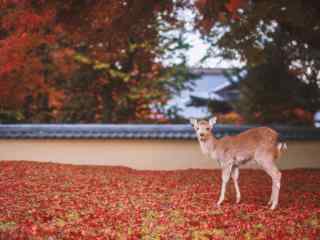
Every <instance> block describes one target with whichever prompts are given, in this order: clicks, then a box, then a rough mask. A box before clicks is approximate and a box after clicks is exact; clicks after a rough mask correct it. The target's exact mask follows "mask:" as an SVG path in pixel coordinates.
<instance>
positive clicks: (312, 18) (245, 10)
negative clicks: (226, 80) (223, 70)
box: [196, 0, 320, 123]
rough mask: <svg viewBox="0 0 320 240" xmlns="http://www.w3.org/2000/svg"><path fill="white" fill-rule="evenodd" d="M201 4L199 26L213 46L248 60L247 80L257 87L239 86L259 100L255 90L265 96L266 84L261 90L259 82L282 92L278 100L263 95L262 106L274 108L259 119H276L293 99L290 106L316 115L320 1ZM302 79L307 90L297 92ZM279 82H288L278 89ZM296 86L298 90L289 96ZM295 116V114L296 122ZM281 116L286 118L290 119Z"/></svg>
mask: <svg viewBox="0 0 320 240" xmlns="http://www.w3.org/2000/svg"><path fill="white" fill-rule="evenodd" d="M196 4H197V8H198V10H199V17H198V21H197V27H198V28H199V29H200V30H201V31H202V33H203V34H204V36H205V38H207V40H208V41H209V42H211V43H212V47H217V48H218V49H219V50H220V51H219V54H218V55H219V56H220V57H223V58H225V59H238V60H241V61H242V62H244V63H245V65H246V70H247V73H248V75H247V81H248V83H249V82H250V84H251V85H253V84H254V85H255V87H252V88H248V87H243V88H240V91H241V94H242V96H244V95H246V96H248V95H250V96H251V97H249V98H248V99H250V100H251V101H253V102H256V101H258V100H257V99H256V98H252V96H261V95H259V91H260V90H261V89H260V90H259V91H258V88H259V85H260V88H261V87H262V86H265V88H264V89H263V93H264V96H266V95H269V96H270V98H269V100H270V99H273V98H277V100H278V101H277V103H276V104H275V102H273V101H270V102H268V101H264V104H262V105H260V106H259V108H260V109H268V112H269V113H268V115H269V116H268V117H266V116H265V117H263V118H262V119H260V121H262V123H273V122H274V121H275V119H276V116H277V115H279V107H280V108H281V106H283V105H287V103H286V102H285V101H287V100H288V99H291V100H292V102H291V103H296V105H292V104H291V110H288V111H291V112H292V111H294V109H296V108H302V111H305V112H306V114H307V115H308V114H309V113H310V114H311V115H313V114H314V113H315V112H316V111H318V110H319V109H320V89H319V86H320V79H319V69H320V54H319V53H320V51H319V50H320V31H319V29H320V20H319V19H320V14H319V13H320V2H319V1H316V0H306V1H302V0H293V1H270V0H262V1H255V0H254V1H247V0H229V1H224V0H198V1H196ZM270 48H272V49H273V50H272V52H278V53H281V61H280V62H281V63H280V64H279V65H278V66H276V65H275V61H274V60H275V58H272V57H270V51H271V50H270ZM209 52H210V51H209ZM272 61H273V62H272ZM280 67H282V68H283V69H280ZM275 68H276V69H275ZM262 72H263V74H262ZM276 73H278V74H280V75H278V76H277V75H276ZM280 76H281V77H280ZM266 78H267V79H266ZM285 79H291V80H290V81H286V80H285ZM297 79H298V81H299V82H300V83H299V85H300V86H301V85H302V86H303V90H301V91H298V92H297V91H296V89H295V88H296V86H297V84H296V83H297V82H296V80H297ZM275 81H277V83H276V84H275ZM274 84H275V85H274ZM271 86H273V87H271ZM279 86H283V87H284V88H285V89H283V90H284V91H282V90H279ZM244 89H246V90H244ZM250 91H251V92H250ZM292 92H295V94H294V95H291V96H290V94H292ZM260 93H261V92H260ZM280 93H281V94H280ZM284 95H285V96H286V97H284ZM265 100H266V99H265ZM271 102H273V104H271ZM302 102H303V103H304V104H302ZM247 103H248V102H247V101H246V102H243V104H242V108H240V109H239V110H240V111H241V110H243V109H245V108H246V107H247V106H248V105H246V104H247ZM260 103H262V102H261V101H260ZM298 103H299V104H298ZM288 107H289V106H288ZM282 109H283V108H282ZM247 110H248V108H247ZM250 114H251V116H254V114H256V109H255V110H253V109H252V111H251V110H250ZM246 115H247V116H248V112H247V113H246ZM270 115H273V117H271V116H270ZM282 117H283V116H282ZM294 118H295V116H294V115H291V119H292V120H293V122H294V121H295V120H294ZM247 120H248V121H252V119H247ZM278 120H279V121H280V122H282V123H286V122H287V120H288V119H286V118H282V120H281V119H278ZM278 120H277V121H276V122H278Z"/></svg>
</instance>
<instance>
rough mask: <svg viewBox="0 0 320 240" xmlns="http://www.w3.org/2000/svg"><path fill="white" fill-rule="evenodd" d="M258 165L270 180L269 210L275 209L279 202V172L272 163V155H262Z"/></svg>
mask: <svg viewBox="0 0 320 240" xmlns="http://www.w3.org/2000/svg"><path fill="white" fill-rule="evenodd" d="M258 163H259V164H260V165H261V167H262V168H263V170H264V171H265V172H266V173H267V174H268V175H269V176H270V177H271V179H272V192H271V196H270V200H269V203H268V204H271V207H270V209H272V210H273V209H275V208H276V207H277V205H278V202H279V192H280V187H281V172H280V171H279V170H278V168H277V166H276V165H275V163H274V157H273V155H272V154H269V153H268V154H263V155H262V156H260V159H259V161H258Z"/></svg>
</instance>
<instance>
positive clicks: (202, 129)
mask: <svg viewBox="0 0 320 240" xmlns="http://www.w3.org/2000/svg"><path fill="white" fill-rule="evenodd" d="M216 122H217V118H216V117H213V118H211V119H210V120H209V121H207V120H197V119H190V123H191V124H192V126H193V128H194V130H195V131H196V134H197V138H198V139H199V141H201V142H204V141H206V140H208V138H209V137H210V136H212V128H213V126H214V125H215V124H216Z"/></svg>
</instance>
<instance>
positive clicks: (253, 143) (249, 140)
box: [190, 117, 287, 210]
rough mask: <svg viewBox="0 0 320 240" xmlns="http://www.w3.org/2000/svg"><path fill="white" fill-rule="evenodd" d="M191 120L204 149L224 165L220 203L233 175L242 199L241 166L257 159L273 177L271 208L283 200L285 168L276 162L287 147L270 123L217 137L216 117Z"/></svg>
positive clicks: (269, 203)
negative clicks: (282, 168)
mask: <svg viewBox="0 0 320 240" xmlns="http://www.w3.org/2000/svg"><path fill="white" fill-rule="evenodd" d="M190 122H191V124H192V125H193V127H194V129H195V131H196V134H197V138H198V140H199V143H200V147H201V150H202V153H204V154H206V155H208V156H209V157H211V158H213V159H216V160H217V161H218V164H219V165H220V167H221V169H222V185H221V192H220V197H219V200H218V202H217V206H220V205H221V203H222V202H223V201H224V196H225V191H226V186H227V183H228V181H229V179H230V177H232V179H233V182H234V186H235V190H236V202H237V203H239V202H240V198H241V195H240V189H239V184H238V178H239V166H241V165H243V164H244V163H247V162H249V161H256V163H257V164H258V165H259V166H260V167H262V169H263V170H264V171H266V173H267V174H268V175H269V176H270V177H271V179H272V193H271V197H270V200H269V202H268V205H271V207H270V209H272V210H273V209H275V208H276V207H277V205H278V201H279V191H280V181H281V172H280V171H279V170H278V168H277V166H276V165H275V160H276V159H278V158H279V157H280V155H281V153H282V152H283V151H284V150H285V149H287V145H286V144H285V143H280V142H279V134H278V133H277V132H276V131H275V130H273V129H271V128H268V127H257V128H252V129H249V130H247V131H244V132H242V133H240V134H238V135H236V136H225V137H223V138H221V139H217V138H216V137H215V136H214V135H213V132H212V129H213V126H214V125H215V124H216V122H217V118H216V117H213V118H211V119H210V120H209V121H206V120H196V119H191V120H190Z"/></svg>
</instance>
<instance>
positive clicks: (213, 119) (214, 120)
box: [209, 117, 217, 127]
mask: <svg viewBox="0 0 320 240" xmlns="http://www.w3.org/2000/svg"><path fill="white" fill-rule="evenodd" d="M216 123H217V117H212V118H210V120H209V125H210V127H213V126H214V125H215V124H216Z"/></svg>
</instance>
